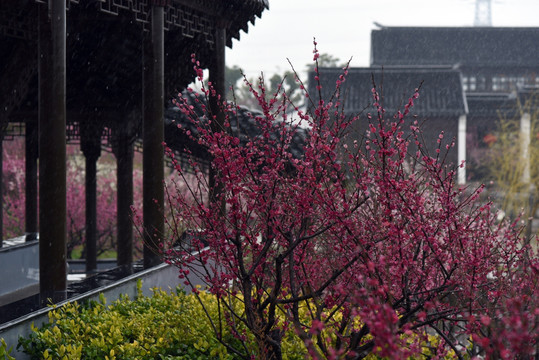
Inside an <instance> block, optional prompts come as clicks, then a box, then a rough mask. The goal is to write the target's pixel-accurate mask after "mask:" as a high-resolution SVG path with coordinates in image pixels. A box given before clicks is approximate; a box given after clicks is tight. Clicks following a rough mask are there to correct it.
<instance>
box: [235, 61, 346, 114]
mask: <svg viewBox="0 0 539 360" xmlns="http://www.w3.org/2000/svg"><path fill="white" fill-rule="evenodd" d="M318 66H320V67H344V66H346V64H343V63H342V62H341V60H340V59H339V58H337V57H335V56H333V55H331V54H328V53H323V54H320V56H319V58H318ZM312 69H313V64H307V65H306V70H307V71H310V70H312ZM261 75H262V76H261V77H259V78H258V79H254V78H249V79H247V78H244V76H243V72H242V70H241V68H240V67H238V66H237V65H234V66H232V67H228V66H227V67H226V70H225V78H226V83H227V86H228V87H233V89H231V88H229V89H228V92H227V96H226V98H227V99H228V100H230V101H232V100H235V102H236V103H237V104H238V105H242V106H246V107H248V108H257V107H258V101H257V100H256V98H254V97H253V96H252V94H251V89H250V86H251V85H254V87H255V89H257V87H258V86H259V84H260V82H261V81H262V82H264V89H265V93H266V94H267V95H268V96H271V95H273V94H275V93H276V92H280V91H285V92H286V93H287V95H288V99H289V100H290V102H291V103H293V104H294V105H295V106H300V107H301V106H303V105H305V104H304V97H303V92H302V91H301V89H300V85H299V82H298V81H297V76H296V74H295V73H294V71H291V70H287V71H284V72H283V73H282V74H280V73H275V74H273V75H272V76H271V77H270V78H269V79H265V78H264V76H263V74H261ZM240 79H244V80H246V81H244V82H242V83H239V84H238V81H239V80H240Z"/></svg>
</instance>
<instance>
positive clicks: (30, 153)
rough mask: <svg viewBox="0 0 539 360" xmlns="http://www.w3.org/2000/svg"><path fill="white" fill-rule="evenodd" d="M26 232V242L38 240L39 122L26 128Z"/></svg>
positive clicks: (31, 122)
mask: <svg viewBox="0 0 539 360" xmlns="http://www.w3.org/2000/svg"><path fill="white" fill-rule="evenodd" d="M24 140H25V157H26V159H25V173H26V179H25V183H26V186H25V195H26V197H25V208H24V211H25V232H26V241H33V240H36V239H37V233H38V231H39V229H38V221H37V213H38V212H37V209H38V204H37V194H38V193H37V179H38V178H37V159H38V129H37V121H36V120H33V121H27V122H26V127H25V139H24Z"/></svg>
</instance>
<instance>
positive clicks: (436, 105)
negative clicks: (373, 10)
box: [309, 67, 467, 117]
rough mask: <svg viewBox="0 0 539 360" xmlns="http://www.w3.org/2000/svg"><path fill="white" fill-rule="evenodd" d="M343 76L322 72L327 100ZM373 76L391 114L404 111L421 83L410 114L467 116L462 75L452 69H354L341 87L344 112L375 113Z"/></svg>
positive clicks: (311, 88)
mask: <svg viewBox="0 0 539 360" xmlns="http://www.w3.org/2000/svg"><path fill="white" fill-rule="evenodd" d="M341 73H342V70H341V69H338V68H321V69H320V81H321V84H322V94H323V96H324V98H326V99H327V98H328V96H329V95H330V94H331V93H332V92H333V91H334V90H335V82H336V80H337V79H338V77H339V75H340V74H341ZM372 76H374V81H375V83H376V86H377V88H378V90H379V93H380V94H381V95H383V100H382V106H383V107H384V108H385V109H386V111H387V112H388V113H391V114H393V113H396V112H397V111H398V110H403V109H404V105H405V104H407V103H408V99H409V98H410V97H411V96H412V95H413V93H414V90H415V89H416V88H417V87H418V86H419V85H420V84H421V83H422V86H421V90H420V95H419V98H418V99H416V100H415V104H414V107H413V109H412V110H411V114H417V115H419V116H423V117H432V116H458V115H462V114H465V113H467V104H466V100H465V97H464V93H463V90H462V84H461V78H460V73H459V72H458V71H457V70H454V69H451V68H442V67H432V68H421V69H420V68H385V69H382V68H351V69H349V72H348V76H347V77H346V81H345V82H344V83H343V85H342V90H341V91H342V94H343V99H344V102H345V105H344V106H345V110H346V112H348V113H357V112H360V111H361V110H363V109H365V112H374V111H375V110H376V109H375V108H374V107H373V106H372V104H373V97H372V88H373V82H372ZM315 86H316V84H315V81H314V73H313V72H311V73H310V74H309V93H310V94H311V98H315V99H316V96H314V95H313V94H315V93H316V88H315Z"/></svg>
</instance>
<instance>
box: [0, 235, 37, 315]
mask: <svg viewBox="0 0 539 360" xmlns="http://www.w3.org/2000/svg"><path fill="white" fill-rule="evenodd" d="M0 264H2V275H1V276H2V281H1V284H2V285H1V286H0V306H1V305H3V304H2V300H1V299H2V296H4V295H7V294H10V293H17V292H21V291H24V290H25V289H27V288H31V287H35V286H37V285H38V284H39V242H38V241H37V240H35V241H31V242H27V243H26V242H25V243H22V244H20V245H13V246H9V247H5V248H2V249H1V250H0Z"/></svg>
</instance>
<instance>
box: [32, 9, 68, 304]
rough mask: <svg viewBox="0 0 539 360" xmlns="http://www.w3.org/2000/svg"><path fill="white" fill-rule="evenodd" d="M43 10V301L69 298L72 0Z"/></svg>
mask: <svg viewBox="0 0 539 360" xmlns="http://www.w3.org/2000/svg"><path fill="white" fill-rule="evenodd" d="M38 6H39V7H38V11H39V24H38V28H39V30H38V32H39V68H38V71H39V100H38V101H39V154H40V159H39V189H40V194H39V227H40V236H39V237H40V239H39V240H40V241H39V274H40V276H39V278H40V281H39V283H40V299H41V303H42V304H45V303H47V302H48V301H49V299H50V300H52V301H53V302H59V301H62V300H64V299H65V298H66V288H67V279H66V277H67V276H66V275H67V274H66V238H67V236H66V103H65V91H66V1H65V0H50V1H49V7H48V8H47V6H42V5H38Z"/></svg>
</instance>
